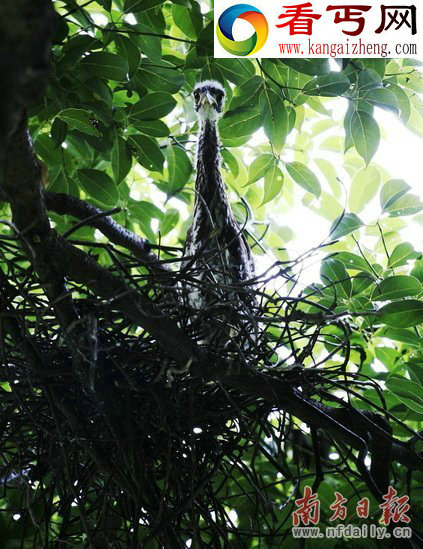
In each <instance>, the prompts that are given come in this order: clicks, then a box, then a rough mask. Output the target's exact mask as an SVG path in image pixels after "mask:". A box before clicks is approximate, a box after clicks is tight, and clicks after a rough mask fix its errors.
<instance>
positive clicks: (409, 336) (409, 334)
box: [378, 326, 420, 347]
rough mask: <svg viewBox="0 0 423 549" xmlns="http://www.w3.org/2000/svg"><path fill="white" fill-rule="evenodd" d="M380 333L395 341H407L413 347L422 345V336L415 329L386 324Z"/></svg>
mask: <svg viewBox="0 0 423 549" xmlns="http://www.w3.org/2000/svg"><path fill="white" fill-rule="evenodd" d="M378 335H380V336H381V337H387V338H389V339H392V340H393V341H400V342H401V343H407V344H408V345H412V346H413V347H419V346H420V337H419V336H418V335H417V334H416V333H415V332H414V331H413V330H407V329H405V328H390V327H389V326H386V327H384V328H381V330H380V332H378Z"/></svg>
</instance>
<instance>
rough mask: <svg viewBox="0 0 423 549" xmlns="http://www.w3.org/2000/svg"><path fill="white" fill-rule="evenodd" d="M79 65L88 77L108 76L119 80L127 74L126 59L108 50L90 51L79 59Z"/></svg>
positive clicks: (124, 78) (123, 78)
mask: <svg viewBox="0 0 423 549" xmlns="http://www.w3.org/2000/svg"><path fill="white" fill-rule="evenodd" d="M81 67H83V68H84V69H85V70H86V72H87V73H88V74H89V76H90V78H92V77H98V78H108V79H110V80H117V81H118V82H121V81H123V80H126V78H127V74H128V65H127V63H126V59H123V58H122V57H121V56H120V55H117V54H115V53H110V52H108V51H99V52H94V53H90V54H89V55H87V57H84V59H83V60H82V61H81Z"/></svg>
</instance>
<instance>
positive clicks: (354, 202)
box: [348, 166, 381, 213]
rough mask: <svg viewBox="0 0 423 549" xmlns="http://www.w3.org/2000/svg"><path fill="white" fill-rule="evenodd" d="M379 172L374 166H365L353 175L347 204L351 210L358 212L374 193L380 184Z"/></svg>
mask: <svg viewBox="0 0 423 549" xmlns="http://www.w3.org/2000/svg"><path fill="white" fill-rule="evenodd" d="M380 180H381V177H380V172H379V170H378V169H377V168H375V167H374V166H367V168H364V169H362V170H360V171H359V172H357V173H356V175H355V176H354V178H353V180H352V183H351V188H350V195H349V198H348V206H349V209H350V211H351V212H354V213H360V212H361V211H362V210H363V209H364V208H365V207H366V206H367V205H368V204H369V202H370V201H371V200H372V198H373V197H374V196H375V195H376V193H377V190H378V188H379V185H380Z"/></svg>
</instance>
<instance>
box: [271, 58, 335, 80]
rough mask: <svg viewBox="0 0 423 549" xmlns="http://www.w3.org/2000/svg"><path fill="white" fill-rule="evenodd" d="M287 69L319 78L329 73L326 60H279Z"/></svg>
mask: <svg viewBox="0 0 423 549" xmlns="http://www.w3.org/2000/svg"><path fill="white" fill-rule="evenodd" d="M281 62H282V63H283V64H284V65H287V66H288V67H291V68H292V69H294V70H296V71H297V72H301V73H303V74H309V75H311V76H321V75H324V74H328V73H329V72H330V66H329V62H328V59H281Z"/></svg>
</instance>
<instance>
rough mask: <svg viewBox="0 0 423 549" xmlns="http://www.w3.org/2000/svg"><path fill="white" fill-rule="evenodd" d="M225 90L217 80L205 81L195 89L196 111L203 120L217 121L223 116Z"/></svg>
mask: <svg viewBox="0 0 423 549" xmlns="http://www.w3.org/2000/svg"><path fill="white" fill-rule="evenodd" d="M224 99H225V90H224V88H223V86H222V84H219V82H216V81H215V80H205V81H204V82H200V83H199V84H197V85H196V86H195V88H194V101H195V110H196V112H197V113H198V115H199V116H200V118H201V119H202V120H217V119H218V118H219V116H220V115H221V114H222V110H223V103H224Z"/></svg>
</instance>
